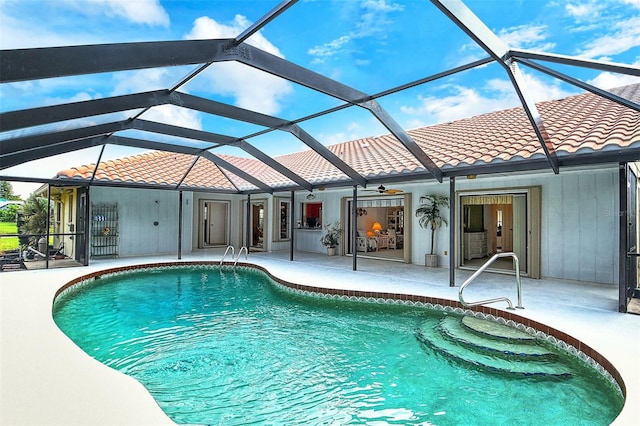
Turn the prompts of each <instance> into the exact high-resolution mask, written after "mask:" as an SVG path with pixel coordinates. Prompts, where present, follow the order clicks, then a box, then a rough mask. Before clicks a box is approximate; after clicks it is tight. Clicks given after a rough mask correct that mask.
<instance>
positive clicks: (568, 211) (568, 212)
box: [440, 165, 619, 284]
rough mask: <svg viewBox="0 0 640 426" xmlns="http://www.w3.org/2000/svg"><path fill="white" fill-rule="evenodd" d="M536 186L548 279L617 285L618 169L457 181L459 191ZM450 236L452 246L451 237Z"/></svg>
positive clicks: (544, 267)
mask: <svg viewBox="0 0 640 426" xmlns="http://www.w3.org/2000/svg"><path fill="white" fill-rule="evenodd" d="M536 185H539V186H541V187H542V200H541V274H542V276H543V277H550V278H560V279H568V280H579V281H593V282H599V283H610V284H613V283H616V282H617V276H618V237H619V230H618V215H617V214H616V212H617V209H618V168H617V166H616V165H613V166H610V167H606V168H592V169H576V170H570V169H563V170H561V172H560V173H559V174H558V175H555V174H553V173H551V172H545V173H539V174H529V175H509V176H503V177H495V176H494V177H478V179H475V180H466V179H458V180H457V181H456V188H457V189H458V190H459V191H464V190H475V189H486V188H514V187H528V186H536ZM440 237H441V238H442V237H445V236H443V235H440ZM446 237H447V241H446V243H448V233H447V235H446ZM441 247H442V246H441Z"/></svg>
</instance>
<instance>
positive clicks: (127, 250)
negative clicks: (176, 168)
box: [90, 187, 192, 256]
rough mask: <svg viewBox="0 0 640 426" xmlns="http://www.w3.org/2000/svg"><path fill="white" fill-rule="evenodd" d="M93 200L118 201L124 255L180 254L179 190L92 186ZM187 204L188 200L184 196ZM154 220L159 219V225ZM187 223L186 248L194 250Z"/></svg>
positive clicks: (120, 251)
mask: <svg viewBox="0 0 640 426" xmlns="http://www.w3.org/2000/svg"><path fill="white" fill-rule="evenodd" d="M90 200H91V203H92V204H94V203H118V218H119V224H118V236H119V247H118V253H119V255H120V256H137V255H150V254H167V253H176V254H177V252H178V209H179V205H178V200H179V193H178V192H177V191H162V190H153V189H124V188H107V187H92V188H91V191H90ZM183 204H186V202H185V201H184V200H183ZM190 204H192V203H190ZM185 207H186V205H185ZM185 216H186V215H185ZM154 222H157V223H158V224H157V226H156V225H154ZM186 225H189V228H187V227H186V226H185V228H184V230H185V232H184V234H183V243H182V244H183V251H184V250H189V251H190V249H191V238H190V226H191V224H190V223H188V224H186ZM185 234H188V235H185Z"/></svg>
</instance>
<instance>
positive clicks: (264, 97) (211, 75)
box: [185, 15, 293, 115]
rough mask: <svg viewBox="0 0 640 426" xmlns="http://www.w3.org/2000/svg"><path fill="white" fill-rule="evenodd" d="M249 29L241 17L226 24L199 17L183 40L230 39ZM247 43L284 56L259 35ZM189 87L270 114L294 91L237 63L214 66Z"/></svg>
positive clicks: (252, 37) (285, 82)
mask: <svg viewBox="0 0 640 426" xmlns="http://www.w3.org/2000/svg"><path fill="white" fill-rule="evenodd" d="M248 26H249V22H248V21H247V20H246V18H245V17H243V16H240V15H236V17H235V20H234V22H233V23H231V24H229V25H224V24H220V23H218V22H217V21H215V20H213V19H211V18H208V17H201V18H198V19H197V20H196V21H195V23H194V26H193V29H192V30H191V32H190V33H189V34H187V35H186V36H185V38H187V39H216V38H233V37H236V36H237V35H238V34H240V33H241V32H242V31H243V30H245V29H246V28H247V27H248ZM247 43H248V44H251V45H253V46H255V47H258V48H260V49H262V50H264V51H266V52H269V53H271V54H273V55H276V56H279V57H283V55H282V54H281V53H280V51H279V50H278V48H277V47H275V46H274V45H273V44H271V42H269V41H268V40H267V39H266V38H265V37H264V36H263V35H262V34H261V33H260V32H258V33H256V34H254V35H252V36H251V37H250V38H249V39H248V40H247ZM203 81H205V83H203ZM190 84H194V85H197V87H198V89H200V90H206V91H208V92H210V93H217V94H220V95H223V96H232V97H234V98H235V100H236V102H235V103H236V105H237V106H239V107H241V108H246V109H249V110H252V111H257V112H261V113H264V114H271V115H273V114H276V113H278V112H279V111H280V109H281V106H280V101H281V100H282V99H283V98H284V97H285V96H287V95H288V94H290V93H291V92H292V91H293V89H292V86H291V83H289V82H288V81H286V80H284V79H281V78H278V77H275V76H273V75H271V74H267V73H265V72H262V71H259V70H256V69H254V68H251V67H248V66H246V65H243V64H240V63H236V62H220V63H215V64H213V65H212V66H210V67H209V68H208V69H207V70H206V71H204V72H203V73H202V74H201V75H200V76H198V78H197V79H195V80H194V81H192V83H190Z"/></svg>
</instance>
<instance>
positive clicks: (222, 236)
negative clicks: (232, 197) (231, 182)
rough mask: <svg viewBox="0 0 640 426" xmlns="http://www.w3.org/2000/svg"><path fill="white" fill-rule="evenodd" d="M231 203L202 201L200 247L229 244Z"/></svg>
mask: <svg viewBox="0 0 640 426" xmlns="http://www.w3.org/2000/svg"><path fill="white" fill-rule="evenodd" d="M228 222H229V203H228V202H224V201H212V200H200V232H199V238H198V247H199V248H205V247H211V246H225V245H228V244H229V237H228V236H229V232H228V227H227V224H228Z"/></svg>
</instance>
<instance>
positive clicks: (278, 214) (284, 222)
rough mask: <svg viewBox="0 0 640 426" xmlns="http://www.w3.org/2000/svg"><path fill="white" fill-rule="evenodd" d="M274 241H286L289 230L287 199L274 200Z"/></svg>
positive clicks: (289, 220)
mask: <svg viewBox="0 0 640 426" xmlns="http://www.w3.org/2000/svg"><path fill="white" fill-rule="evenodd" d="M273 205H274V209H275V212H274V215H273V218H274V224H273V225H274V226H273V227H274V230H275V232H274V233H273V240H274V241H287V240H288V239H289V238H291V237H290V232H291V231H290V230H291V223H290V222H291V200H290V199H289V198H278V197H276V198H275V202H274V204H273Z"/></svg>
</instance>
